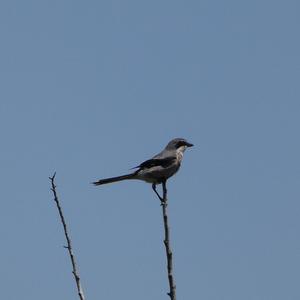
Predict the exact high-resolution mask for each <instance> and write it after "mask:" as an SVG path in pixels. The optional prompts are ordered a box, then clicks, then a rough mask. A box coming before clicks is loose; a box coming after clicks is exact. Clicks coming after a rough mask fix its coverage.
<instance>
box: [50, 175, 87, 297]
mask: <svg viewBox="0 0 300 300" xmlns="http://www.w3.org/2000/svg"><path fill="white" fill-rule="evenodd" d="M55 175H56V172H55V173H54V175H53V176H52V177H49V179H50V181H51V191H52V192H53V196H54V201H55V203H56V206H57V209H58V212H59V216H60V220H61V223H62V225H63V228H64V233H65V238H66V240H67V246H64V247H65V248H66V249H68V252H69V256H70V259H71V263H72V269H73V270H72V273H73V275H74V279H75V282H76V286H77V292H78V296H79V299H80V300H85V297H84V294H83V290H82V287H81V283H80V277H79V273H78V270H77V267H76V261H75V256H74V253H73V250H72V243H71V239H70V236H69V233H68V229H67V224H66V221H65V218H64V215H63V212H62V208H61V206H60V203H59V201H58V197H57V193H56V185H55V182H54V179H55Z"/></svg>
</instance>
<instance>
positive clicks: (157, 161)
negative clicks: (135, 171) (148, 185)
mask: <svg viewBox="0 0 300 300" xmlns="http://www.w3.org/2000/svg"><path fill="white" fill-rule="evenodd" d="M174 160H176V157H175V156H169V157H166V158H151V159H148V160H146V161H144V162H142V163H141V164H140V165H139V166H137V167H135V168H140V169H145V168H147V169H149V168H152V167H156V166H162V167H163V168H167V167H168V166H169V165H171V164H172V163H173V162H174Z"/></svg>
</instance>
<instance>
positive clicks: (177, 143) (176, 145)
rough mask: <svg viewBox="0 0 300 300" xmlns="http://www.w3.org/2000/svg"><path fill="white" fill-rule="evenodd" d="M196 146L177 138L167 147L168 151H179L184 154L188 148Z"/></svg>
mask: <svg viewBox="0 0 300 300" xmlns="http://www.w3.org/2000/svg"><path fill="white" fill-rule="evenodd" d="M193 146H194V145H193V144H191V143H189V142H188V141H187V140H186V139H183V138H176V139H173V140H171V141H170V142H169V143H168V145H167V146H166V150H176V151H177V150H178V151H180V152H184V151H185V149H186V148H188V147H193Z"/></svg>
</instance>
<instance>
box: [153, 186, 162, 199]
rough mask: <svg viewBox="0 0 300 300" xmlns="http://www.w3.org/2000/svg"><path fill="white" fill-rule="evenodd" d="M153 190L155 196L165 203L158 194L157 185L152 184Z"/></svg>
mask: <svg viewBox="0 0 300 300" xmlns="http://www.w3.org/2000/svg"><path fill="white" fill-rule="evenodd" d="M152 189H153V191H154V192H155V194H156V195H157V197H158V198H159V200H160V201H161V202H162V201H164V199H163V198H162V197H161V196H160V194H159V193H158V192H157V190H156V184H155V183H153V184H152Z"/></svg>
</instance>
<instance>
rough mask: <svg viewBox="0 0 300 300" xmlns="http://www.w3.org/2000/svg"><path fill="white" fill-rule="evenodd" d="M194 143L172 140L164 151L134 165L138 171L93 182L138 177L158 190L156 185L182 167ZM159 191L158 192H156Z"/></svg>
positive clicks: (100, 182)
mask: <svg viewBox="0 0 300 300" xmlns="http://www.w3.org/2000/svg"><path fill="white" fill-rule="evenodd" d="M192 146H193V144H191V143H189V142H187V141H186V140H185V139H183V138H176V139H173V140H171V141H170V142H169V143H168V145H167V146H166V147H165V149H164V150H163V151H161V152H160V153H159V154H157V155H155V156H153V157H152V158H151V159H148V160H146V161H144V162H142V163H141V164H140V165H138V166H136V167H134V168H133V169H137V170H136V171H134V172H132V173H130V174H126V175H122V176H117V177H111V178H105V179H100V180H98V181H95V182H93V184H94V185H102V184H107V183H112V182H118V181H122V180H129V179H137V180H143V181H145V182H148V183H152V188H153V190H154V191H155V192H156V185H157V184H161V183H166V181H167V180H168V179H169V178H170V177H171V176H173V175H174V174H175V173H176V172H177V171H178V170H179V168H180V164H181V161H182V158H183V153H184V151H185V150H186V148H187V147H192ZM156 193H157V192H156Z"/></svg>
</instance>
